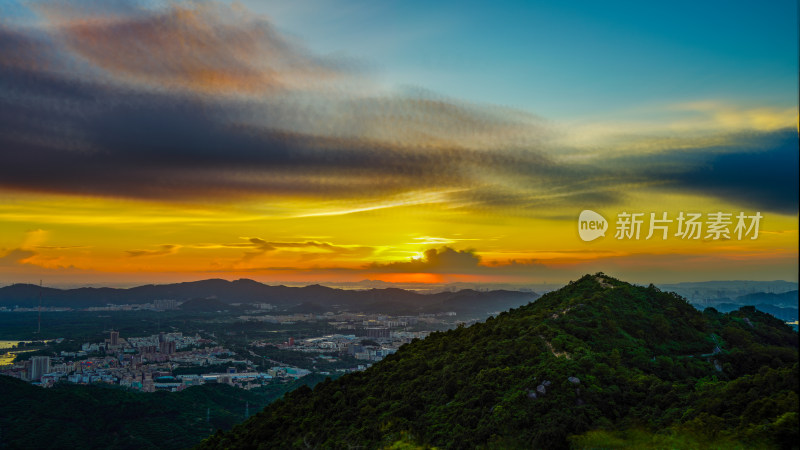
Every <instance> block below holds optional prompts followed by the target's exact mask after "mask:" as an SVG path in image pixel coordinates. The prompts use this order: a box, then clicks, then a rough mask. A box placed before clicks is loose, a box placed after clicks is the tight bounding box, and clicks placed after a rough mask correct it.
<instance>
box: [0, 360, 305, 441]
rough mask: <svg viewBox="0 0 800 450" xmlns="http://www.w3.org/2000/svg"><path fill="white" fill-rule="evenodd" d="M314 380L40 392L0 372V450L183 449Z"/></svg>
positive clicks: (68, 387) (59, 388)
mask: <svg viewBox="0 0 800 450" xmlns="http://www.w3.org/2000/svg"><path fill="white" fill-rule="evenodd" d="M320 380H321V377H319V376H312V375H309V376H307V377H304V378H302V379H300V380H297V381H295V382H292V383H285V384H284V383H273V384H270V385H268V386H265V387H262V388H258V389H253V390H251V391H246V390H244V389H239V388H235V387H232V386H228V385H225V384H206V385H202V386H194V387H190V388H187V389H185V390H183V391H181V392H155V393H150V394H148V393H139V392H133V391H129V390H125V389H123V388H119V387H116V386H107V385H100V384H98V385H89V386H81V385H72V384H60V385H57V386H56V387H54V388H52V389H42V388H40V387H37V386H33V385H31V384H28V383H26V382H24V381H20V380H17V379H15V378H10V377H6V376H0V399H2V401H0V448H19V449H28V448H97V449H101V448H102V449H108V448H116V449H151V448H152V449H155V448H158V449H179V448H187V447H191V446H193V445H196V444H197V443H199V442H200V440H202V439H203V438H204V437H206V436H208V435H209V434H210V433H212V432H214V431H215V430H220V429H229V428H230V427H232V426H233V425H235V424H236V423H239V422H241V421H243V420H244V419H245V412H246V411H247V409H248V407H249V411H250V414H254V413H255V412H257V411H259V410H260V409H261V408H263V407H264V406H265V405H267V404H269V403H270V402H272V401H274V400H275V399H277V398H279V397H280V396H282V395H284V394H285V393H286V392H288V391H291V390H293V389H296V388H297V387H299V386H304V387H307V386H309V385H310V386H313V385H314V384H316V383H317V382H319V381H320ZM248 403H249V406H248Z"/></svg>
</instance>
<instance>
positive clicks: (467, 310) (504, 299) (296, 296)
mask: <svg viewBox="0 0 800 450" xmlns="http://www.w3.org/2000/svg"><path fill="white" fill-rule="evenodd" d="M40 295H41V300H42V305H43V306H49V307H69V308H86V307H92V306H105V305H108V304H142V303H151V302H153V301H154V300H160V299H174V300H178V301H182V302H183V301H188V300H196V299H213V300H216V302H215V304H216V305H217V306H219V305H221V304H228V305H230V304H255V303H269V304H272V305H274V306H276V307H277V308H279V309H283V310H286V309H292V312H318V311H331V310H348V311H358V312H365V313H376V312H382V313H387V314H389V313H391V314H419V313H438V312H447V311H453V312H456V313H459V314H476V315H477V314H480V315H485V314H487V313H491V312H497V311H503V310H506V309H509V308H514V307H517V306H520V305H524V304H526V303H528V302H531V301H533V300H535V299H537V298H538V297H539V295H538V294H536V293H533V292H520V291H507V290H494V291H486V292H483V291H475V290H471V289H464V290H460V291H457V292H439V293H435V294H420V293H417V292H414V291H407V290H403V289H397V288H386V289H365V290H345V289H334V288H329V287H325V286H320V285H311V286H305V287H287V286H270V285H266V284H262V283H259V282H257V281H253V280H249V279H240V280H236V281H227V280H221V279H210V280H202V281H193V282H187V283H175V284H162V285H145V286H138V287H133V288H129V289H116V288H77V289H55V288H40V287H39V286H36V285H33V284H13V285H11V286H6V287H3V288H0V306H5V307H14V306H20V307H35V306H37V305H38V304H39V297H40ZM206 303H208V302H206Z"/></svg>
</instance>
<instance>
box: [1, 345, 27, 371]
mask: <svg viewBox="0 0 800 450" xmlns="http://www.w3.org/2000/svg"><path fill="white" fill-rule="evenodd" d="M20 342H24V343H25V344H30V343H31V342H33V341H0V350H1V349H4V348H12V347H14V346H15V345H18V344H19V343H20ZM25 351H30V350H22V351H14V352H9V353H3V354H0V366H5V365H9V364H11V363H12V362H14V358H16V357H17V354H19V353H22V352H25Z"/></svg>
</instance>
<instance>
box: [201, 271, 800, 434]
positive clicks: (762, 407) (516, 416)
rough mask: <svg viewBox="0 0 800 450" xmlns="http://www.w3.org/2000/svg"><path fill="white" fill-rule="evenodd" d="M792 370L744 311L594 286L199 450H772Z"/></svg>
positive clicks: (320, 390)
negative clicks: (624, 449) (648, 446)
mask: <svg viewBox="0 0 800 450" xmlns="http://www.w3.org/2000/svg"><path fill="white" fill-rule="evenodd" d="M797 360H798V357H797V334H796V333H794V332H792V330H791V329H790V328H788V327H787V326H786V325H785V324H783V323H782V322H781V321H780V320H778V319H775V318H774V317H772V316H770V315H768V314H764V313H762V312H759V311H757V310H756V309H755V308H753V307H743V308H741V309H740V310H738V311H734V312H731V313H728V314H722V313H719V312H718V311H716V310H714V309H712V308H709V309H707V310H705V311H704V312H700V311H697V310H696V309H695V308H694V307H693V306H692V305H691V304H689V303H688V302H687V301H686V300H685V299H683V298H682V297H680V296H678V295H677V294H674V293H669V292H662V291H661V290H660V289H658V288H656V287H655V286H653V285H650V286H648V287H641V286H634V285H631V284H628V283H624V282H622V281H620V280H616V279H613V278H611V277H607V276H605V275H603V274H602V273H598V274H595V275H586V276H584V277H582V278H581V279H579V280H577V281H575V282H571V283H570V284H568V285H567V286H565V287H564V288H562V289H560V290H558V291H554V292H551V293H548V294H545V295H543V296H542V297H541V298H539V299H538V300H536V301H534V302H531V303H528V304H527V305H524V306H521V307H519V308H515V309H512V310H510V311H507V312H504V313H501V314H499V315H498V316H497V317H490V318H489V319H487V320H486V321H485V322H483V323H478V324H475V325H473V326H470V327H459V328H456V329H454V330H450V331H447V332H437V333H432V334H431V335H430V336H429V337H428V338H426V339H424V340H417V341H414V342H412V343H411V344H407V345H405V346H403V347H401V348H400V350H399V351H398V352H397V353H395V354H394V355H390V356H388V357H386V358H385V359H384V360H383V361H381V362H379V363H377V364H375V365H374V366H372V367H371V368H369V369H368V370H366V371H364V372H360V373H355V374H351V375H346V376H344V377H341V378H339V379H337V380H335V381H326V382H323V383H321V384H319V385H317V387H315V388H314V389H313V390H311V389H306V388H303V389H299V390H298V391H295V392H292V393H290V394H288V395H287V396H286V397H284V399H282V400H281V401H278V402H276V403H275V404H273V405H271V406H270V407H268V408H266V409H265V410H264V411H262V412H260V413H258V414H257V415H256V416H255V417H253V418H251V419H250V420H248V421H247V422H245V423H244V424H241V425H239V426H237V427H235V428H234V429H233V430H231V431H230V432H228V433H217V434H216V435H214V436H212V437H210V438H209V439H208V440H206V441H205V442H204V443H203V444H202V445H201V448H239V447H247V448H255V447H258V446H264V447H267V448H295V447H308V446H311V447H314V446H319V447H324V448H348V447H352V446H353V445H360V446H364V447H366V448H377V447H389V446H392V445H401V444H402V445H412V446H413V445H419V446H424V447H425V446H436V447H440V448H475V447H487V448H531V447H534V448H567V447H569V446H570V445H574V446H578V447H603V446H606V447H608V446H610V445H607V443H608V442H612V441H614V439H617V441H618V440H619V437H620V436H621V435H625V436H628V435H627V434H625V433H629V434H630V433H633V432H634V431H636V432H640V433H641V434H640V435H636V436H639V437H634V438H630V439H639V440H640V441H639V442H638V444H643V443H644V442H645V441H646V442H651V443H652V442H655V441H656V440H657V439H662V440H663V439H667V442H666V444H664V445H663V446H667V447H669V446H673V447H674V446H678V447H692V446H694V447H697V446H701V447H702V446H708V445H715V446H722V447H725V446H728V445H730V446H736V445H742V444H744V445H757V446H760V447H766V448H781V447H785V446H786V445H791V443H792V442H797V441H796V438H797V434H798V433H797V426H796V419H797ZM748 391H749V392H753V393H755V394H757V396H756V397H755V398H749V397H748V396H747V394H746V392H748ZM792 420H794V422H792ZM792 423H794V424H795V425H792ZM278 430H279V431H278ZM630 436H633V434H630ZM642 436H644V437H642ZM681 443H682V444H681ZM628 445H631V443H630V442H628ZM634 445H635V443H634ZM790 448H791V447H790Z"/></svg>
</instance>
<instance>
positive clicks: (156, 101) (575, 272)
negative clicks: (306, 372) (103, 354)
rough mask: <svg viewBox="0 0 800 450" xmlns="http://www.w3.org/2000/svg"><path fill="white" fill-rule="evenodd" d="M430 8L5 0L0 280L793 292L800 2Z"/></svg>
mask: <svg viewBox="0 0 800 450" xmlns="http://www.w3.org/2000/svg"><path fill="white" fill-rule="evenodd" d="M435 3H436V4H435V5H432V4H431V2H414V1H403V2H399V1H392V2H369V1H364V2H357V1H322V0H312V1H295V2H277V1H275V2H272V1H256V0H253V1H244V2H224V1H221V2H202V1H198V2H172V1H168V2H161V1H138V2H135V1H114V0H112V1H109V0H93V1H55V2H53V1H49V2H46V1H9V0H0V198H2V202H0V285H5V284H11V283H15V282H38V281H39V280H40V279H41V280H43V282H44V284H46V285H51V286H66V285H102V284H105V285H118V286H128V285H132V284H138V283H145V282H147V283H161V282H173V281H189V280H197V279H205V278H226V279H237V278H251V279H255V280H258V281H262V282H267V283H274V282H303V283H313V282H325V283H335V282H341V281H359V280H365V279H370V280H383V281H390V282H414V283H448V282H474V283H514V284H526V283H531V284H535V283H542V282H549V283H559V282H565V281H568V280H570V279H576V278H578V277H579V276H580V275H582V274H584V273H587V272H596V271H604V272H606V273H608V274H610V275H613V276H616V277H619V278H622V279H625V280H627V281H632V282H640V283H649V282H655V283H666V282H680V281H705V280H733V279H740V280H745V279H746V280H777V279H783V280H789V281H797V270H798V262H797V261H798V193H797V192H798V191H797V188H798V103H797V99H798V56H797V55H798V25H797V17H798V12H797V2H796V1H794V0H775V1H771V2H765V3H761V2H735V1H724V2H723V1H709V2H696V1H694V2H688V1H686V2H684V1H676V2H669V3H653V2H641V1H635V2H634V1H624V2H623V1H620V2H581V1H572V2H537V1H526V2H482V3H478V2H464V1H459V2H435ZM586 209H589V210H593V211H596V212H598V213H600V214H602V215H603V216H604V217H605V218H606V219H607V220H608V221H609V230H608V231H607V232H606V235H605V237H601V238H599V239H596V240H594V241H591V242H584V241H583V240H581V239H580V237H579V234H578V215H579V214H580V212H581V211H583V210H586ZM623 212H628V213H645V219H647V220H646V221H645V223H644V225H643V231H642V236H641V238H640V239H639V240H634V239H616V237H615V228H616V223H615V222H616V221H617V217H618V214H620V213H623ZM681 212H684V213H699V214H701V215H702V217H704V218H706V217H707V215H708V214H712V213H716V212H723V213H731V214H732V217H733V219H732V221H733V223H732V224H731V226H730V231H731V232H732V233H731V239H719V240H714V239H706V238H705V234H706V233H705V231H706V230H705V229H704V230H703V237H702V238H700V239H696V240H695V239H682V238H681V237H679V236H676V235H675V233H676V232H677V220H675V221H674V222H672V224H671V225H670V226H671V228H670V230H669V233H668V238H667V239H661V235H660V233H656V237H654V238H651V239H645V237H646V235H647V234H648V233H647V231H648V230H647V228H646V227H647V225H648V221H649V217H650V213H656V214H657V216H659V218H660V217H661V214H662V213H667V217H668V218H669V219H673V220H674V219H677V218H678V216H679V213H681ZM740 212H743V213H744V214H745V215H746V216H752V215H755V214H756V213H757V212H759V213H760V214H761V216H763V218H762V219H761V221H760V229H759V234H758V237H757V239H750V237H745V238H744V239H737V237H736V236H735V235H734V234H735V233H733V231H734V227H735V225H736V219H735V216H736V215H737V214H739V213H740ZM704 220H705V219H704Z"/></svg>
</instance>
